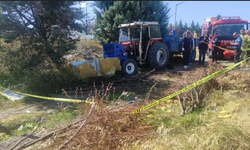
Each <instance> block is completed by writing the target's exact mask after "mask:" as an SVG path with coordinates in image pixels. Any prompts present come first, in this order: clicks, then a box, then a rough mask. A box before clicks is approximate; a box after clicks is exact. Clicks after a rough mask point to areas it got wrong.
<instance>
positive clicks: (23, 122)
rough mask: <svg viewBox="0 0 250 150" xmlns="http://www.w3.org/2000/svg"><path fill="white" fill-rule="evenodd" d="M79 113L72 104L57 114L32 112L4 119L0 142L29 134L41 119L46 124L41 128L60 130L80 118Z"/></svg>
mask: <svg viewBox="0 0 250 150" xmlns="http://www.w3.org/2000/svg"><path fill="white" fill-rule="evenodd" d="M77 110H78V111H77ZM79 111H82V110H81V109H79V108H77V106H74V105H72V104H71V105H68V106H66V107H65V106H62V107H61V109H57V110H56V111H55V112H51V113H48V112H31V113H29V114H20V115H17V116H14V117H9V118H7V119H3V120H2V121H0V135H1V136H0V142H2V141H6V140H9V139H10V138H14V137H18V136H21V135H25V134H29V133H30V132H32V131H33V130H34V129H35V128H36V127H37V125H38V122H39V121H40V120H41V118H44V122H43V123H42V124H41V125H40V127H45V128H47V129H49V128H58V126H60V125H62V124H66V123H69V122H72V121H73V120H75V119H77V118H80V117H81V115H79ZM20 126H23V127H22V130H18V128H19V127H20Z"/></svg>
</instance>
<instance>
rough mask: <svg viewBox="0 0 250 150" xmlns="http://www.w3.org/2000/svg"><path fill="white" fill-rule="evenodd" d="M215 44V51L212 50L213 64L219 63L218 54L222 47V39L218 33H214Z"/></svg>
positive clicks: (213, 41)
mask: <svg viewBox="0 0 250 150" xmlns="http://www.w3.org/2000/svg"><path fill="white" fill-rule="evenodd" d="M212 43H213V45H214V46H213V50H212V62H215V63H217V55H218V54H217V53H218V50H219V48H218V46H220V38H219V37H218V33H217V32H215V33H214V40H212Z"/></svg>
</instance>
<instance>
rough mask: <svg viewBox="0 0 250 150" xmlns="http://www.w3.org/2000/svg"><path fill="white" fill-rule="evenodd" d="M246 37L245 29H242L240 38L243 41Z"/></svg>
mask: <svg viewBox="0 0 250 150" xmlns="http://www.w3.org/2000/svg"><path fill="white" fill-rule="evenodd" d="M245 35H246V32H245V29H244V28H241V29H240V37H241V38H242V39H243V38H244V36H245Z"/></svg>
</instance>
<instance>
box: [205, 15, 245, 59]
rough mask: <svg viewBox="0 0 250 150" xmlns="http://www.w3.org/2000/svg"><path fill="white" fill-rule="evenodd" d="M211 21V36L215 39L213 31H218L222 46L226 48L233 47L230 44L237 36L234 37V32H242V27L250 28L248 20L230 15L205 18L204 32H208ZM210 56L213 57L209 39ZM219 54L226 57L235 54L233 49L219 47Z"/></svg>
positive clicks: (228, 57) (229, 57)
mask: <svg viewBox="0 0 250 150" xmlns="http://www.w3.org/2000/svg"><path fill="white" fill-rule="evenodd" d="M209 22H210V23H211V30H210V31H209V36H210V37H212V39H214V36H213V33H215V32H217V33H218V36H219V37H220V40H221V42H220V47H222V48H226V49H230V50H232V49H233V46H232V45H231V44H229V43H230V42H234V41H235V38H234V37H233V33H234V32H238V33H239V34H240V29H242V28H244V29H245V30H247V29H249V23H248V21H246V20H242V19H241V18H240V17H238V16H228V17H220V18H217V17H208V18H206V20H204V22H203V24H202V34H203V32H207V28H208V27H209ZM208 47H209V57H211V49H212V42H211V40H210V39H209V46H208ZM218 56H219V57H220V56H222V57H224V58H226V59H231V58H232V57H233V56H234V54H233V52H231V51H225V50H222V49H219V51H218Z"/></svg>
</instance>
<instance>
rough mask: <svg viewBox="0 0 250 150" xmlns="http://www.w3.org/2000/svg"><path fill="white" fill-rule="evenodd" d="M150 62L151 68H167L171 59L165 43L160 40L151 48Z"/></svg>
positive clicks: (149, 53)
mask: <svg viewBox="0 0 250 150" xmlns="http://www.w3.org/2000/svg"><path fill="white" fill-rule="evenodd" d="M147 59H148V62H149V65H150V67H151V68H154V69H156V70H161V69H164V68H166V66H167V64H168V60H169V51H168V47H167V46H166V44H165V43H162V42H158V43H155V44H153V45H152V46H151V47H150V48H149V52H148V58H147Z"/></svg>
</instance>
